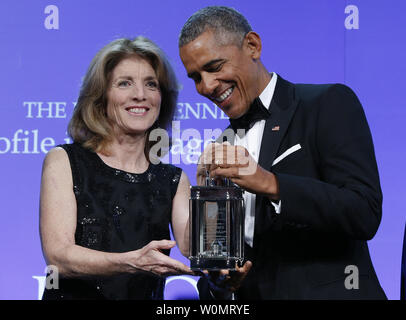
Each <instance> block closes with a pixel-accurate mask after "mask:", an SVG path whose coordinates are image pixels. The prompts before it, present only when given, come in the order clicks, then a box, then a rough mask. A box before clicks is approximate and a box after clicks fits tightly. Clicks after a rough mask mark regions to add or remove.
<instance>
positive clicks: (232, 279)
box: [203, 261, 252, 299]
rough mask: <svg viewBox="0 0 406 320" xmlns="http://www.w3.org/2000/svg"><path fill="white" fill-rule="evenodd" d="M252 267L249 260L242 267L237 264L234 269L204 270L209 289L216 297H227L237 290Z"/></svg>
mask: <svg viewBox="0 0 406 320" xmlns="http://www.w3.org/2000/svg"><path fill="white" fill-rule="evenodd" d="M251 267H252V262H251V261H246V262H245V263H244V265H243V266H242V267H239V266H237V267H236V270H235V271H229V270H220V271H210V272H208V271H204V272H203V274H204V276H205V277H206V278H207V280H208V282H209V286H210V291H211V293H212V294H213V296H214V297H215V298H217V299H228V298H229V297H230V296H231V294H232V293H234V292H235V291H237V290H238V288H239V287H240V286H241V284H242V282H243V281H244V279H245V277H246V276H247V274H248V272H249V271H250V269H251Z"/></svg>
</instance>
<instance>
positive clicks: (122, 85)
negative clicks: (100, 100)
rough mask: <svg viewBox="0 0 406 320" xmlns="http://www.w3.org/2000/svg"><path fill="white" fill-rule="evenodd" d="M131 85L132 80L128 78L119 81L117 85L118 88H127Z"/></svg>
mask: <svg viewBox="0 0 406 320" xmlns="http://www.w3.org/2000/svg"><path fill="white" fill-rule="evenodd" d="M131 86H132V82H131V81H129V80H123V81H119V82H118V84H117V87H119V88H128V87H131Z"/></svg>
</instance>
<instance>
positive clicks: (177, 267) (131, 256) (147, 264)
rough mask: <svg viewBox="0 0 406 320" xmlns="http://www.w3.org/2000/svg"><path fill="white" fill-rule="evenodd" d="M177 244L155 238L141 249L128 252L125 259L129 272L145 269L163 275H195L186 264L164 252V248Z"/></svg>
mask: <svg viewBox="0 0 406 320" xmlns="http://www.w3.org/2000/svg"><path fill="white" fill-rule="evenodd" d="M175 245H176V242H175V241H170V240H159V241H156V240H154V241H151V242H150V243H148V244H147V245H146V246H144V247H143V248H141V249H139V250H135V251H130V252H127V253H126V254H125V259H126V262H127V264H128V266H129V270H128V272H131V273H133V272H139V271H144V272H150V273H153V274H155V275H157V276H162V277H166V276H172V275H180V274H188V275H195V274H194V272H193V271H192V270H191V269H190V268H189V267H187V266H186V265H185V264H183V263H182V262H179V261H177V260H175V259H172V258H170V257H168V256H167V255H165V254H164V253H162V250H166V249H171V248H173V247H174V246H175Z"/></svg>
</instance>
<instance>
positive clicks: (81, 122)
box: [68, 36, 178, 159]
mask: <svg viewBox="0 0 406 320" xmlns="http://www.w3.org/2000/svg"><path fill="white" fill-rule="evenodd" d="M134 55H136V56H139V57H141V58H143V59H145V60H146V61H147V62H149V64H150V65H151V66H152V68H153V69H154V71H155V73H156V76H157V78H158V81H159V87H160V91H161V109H160V113H159V116H158V119H157V121H156V122H155V123H154V125H153V126H152V127H151V128H150V129H149V130H148V132H147V140H146V144H145V150H144V153H145V155H146V157H147V159H149V156H148V154H149V150H150V148H151V147H152V145H153V144H154V143H155V142H150V141H149V139H148V135H149V133H150V132H151V131H152V129H154V128H162V129H167V128H168V126H169V124H170V122H171V120H172V118H173V115H174V113H175V110H176V102H177V98H178V83H177V79H176V76H175V73H174V71H173V69H172V67H171V65H170V64H169V62H168V60H167V58H166V56H165V54H164V53H163V51H162V50H161V49H160V48H159V47H158V46H157V45H156V44H155V43H153V42H152V41H151V40H149V39H147V38H145V37H142V36H139V37H137V38H135V39H134V40H130V39H117V40H115V41H113V42H111V43H109V44H108V45H106V46H105V47H104V48H102V49H101V50H100V51H99V52H98V53H97V54H96V56H95V57H94V58H93V60H92V62H91V63H90V66H89V68H88V70H87V72H86V75H85V77H84V79H83V83H82V86H81V89H80V93H79V98H78V101H77V104H76V106H75V109H74V111H73V115H72V119H71V120H70V122H69V125H68V133H69V135H70V137H71V138H72V139H73V141H74V142H78V143H81V144H82V145H83V146H84V147H86V148H89V149H91V150H93V151H94V152H102V153H107V154H108V150H107V146H108V144H109V143H110V142H111V140H112V134H113V130H112V127H111V125H110V123H109V121H108V118H107V90H108V86H109V85H110V82H111V75H112V72H113V70H114V68H115V67H116V66H117V65H118V64H119V63H120V62H121V61H122V60H123V59H126V58H128V57H131V56H134Z"/></svg>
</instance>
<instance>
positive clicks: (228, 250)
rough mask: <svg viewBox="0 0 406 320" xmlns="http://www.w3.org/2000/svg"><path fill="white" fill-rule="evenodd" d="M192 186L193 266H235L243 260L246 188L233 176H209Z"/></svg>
mask: <svg viewBox="0 0 406 320" xmlns="http://www.w3.org/2000/svg"><path fill="white" fill-rule="evenodd" d="M205 184H206V185H205V186H193V187H191V196H190V201H189V240H190V248H189V260H190V268H191V269H192V270H220V269H228V270H235V268H236V265H238V266H241V265H242V262H243V260H244V215H245V209H244V199H243V192H244V191H243V190H242V189H241V188H239V187H238V186H236V185H234V184H233V183H232V182H231V181H230V180H228V179H223V180H222V183H221V184H222V185H219V184H216V182H215V180H214V179H211V178H209V177H208V174H207V177H206V183H205Z"/></svg>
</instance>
